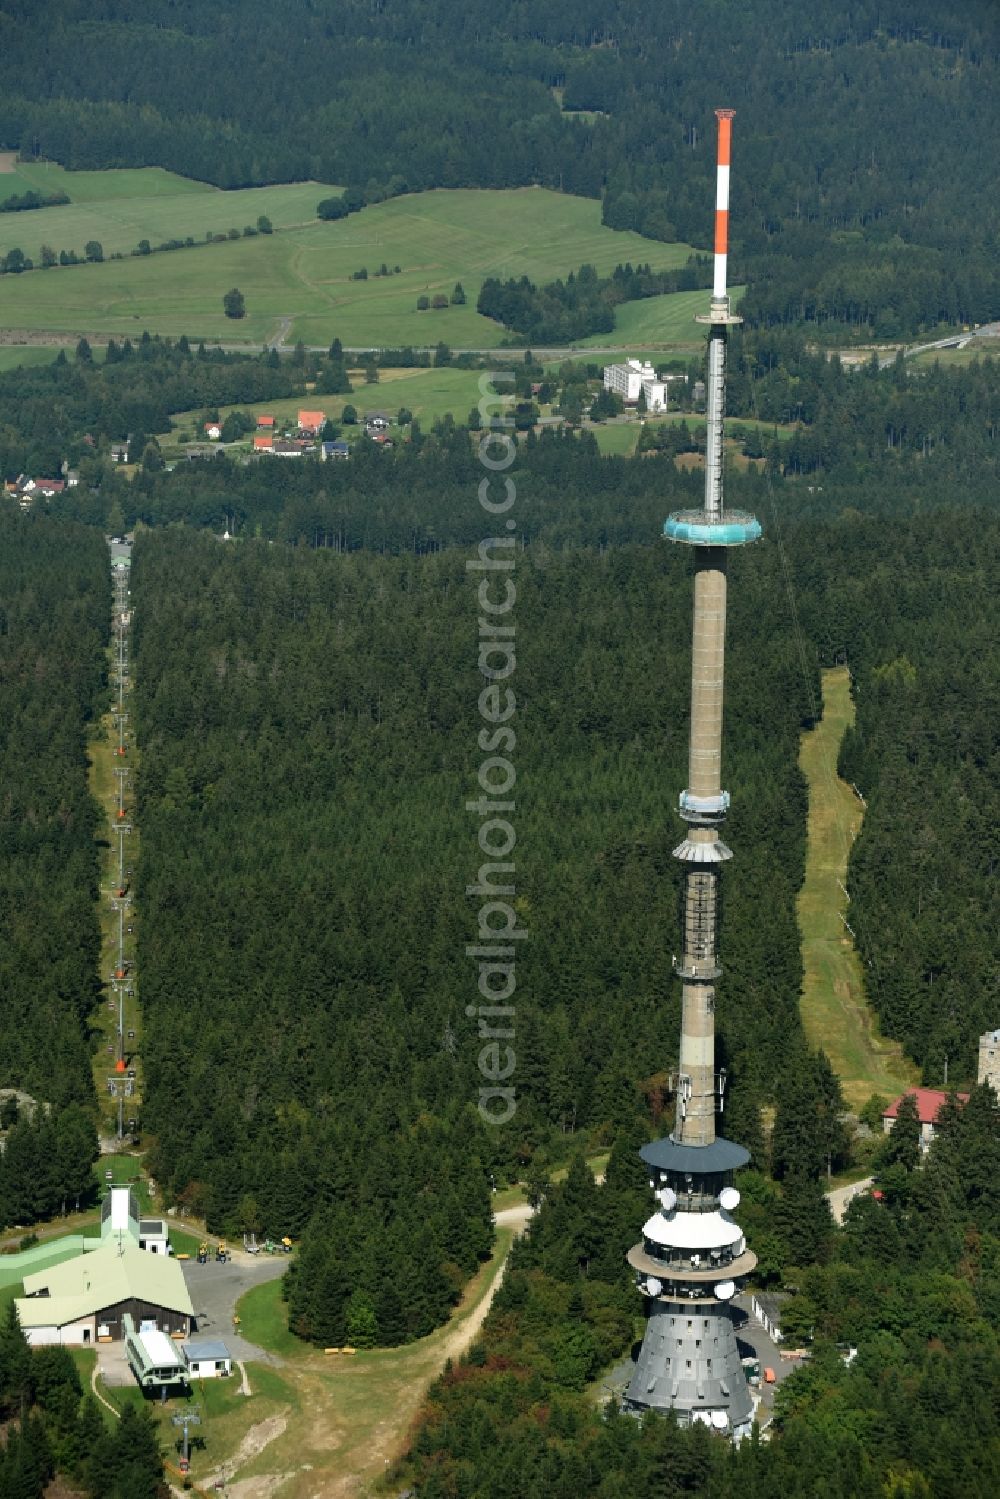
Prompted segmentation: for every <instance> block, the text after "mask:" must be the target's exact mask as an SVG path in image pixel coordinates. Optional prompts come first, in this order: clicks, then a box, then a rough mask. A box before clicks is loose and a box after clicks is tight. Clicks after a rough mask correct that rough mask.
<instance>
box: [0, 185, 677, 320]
mask: <svg viewBox="0 0 1000 1499" xmlns="http://www.w3.org/2000/svg"><path fill="white" fill-rule="evenodd" d="M39 170H41V169H39ZM98 175H103V174H98ZM108 175H109V176H113V175H115V174H108ZM124 175H125V176H132V177H135V176H136V174H135V173H131V174H124ZM2 180H3V181H8V182H9V181H11V180H12V178H11V177H10V176H6V177H4V178H3V179H2ZM198 186H199V187H200V189H201V190H198V191H194V192H191V193H189V194H187V195H178V196H177V198H176V199H173V200H171V199H170V197H169V195H149V196H147V197H144V198H142V197H133V198H130V197H128V196H127V195H125V196H121V195H120V196H118V197H115V198H112V197H110V196H109V197H108V198H106V199H104V200H96V199H95V200H93V201H92V202H90V203H88V204H86V205H83V204H79V205H77V204H74V205H70V206H69V207H67V208H65V209H44V210H40V211H39V212H37V213H33V214H11V215H6V216H0V218H10V219H12V220H16V221H17V222H16V223H15V224H14V225H13V227H11V226H9V225H7V224H6V223H3V222H0V235H3V234H8V235H12V234H13V235H16V236H17V238H16V239H14V240H13V241H12V242H13V243H19V244H20V245H21V248H22V249H24V250H25V252H26V253H30V252H31V251H32V250H33V249H34V248H37V247H36V246H35V245H34V240H33V239H32V240H31V241H29V240H28V239H27V238H26V234H27V227H26V226H25V225H24V224H23V223H22V222H21V221H22V220H24V219H26V218H30V219H32V220H36V219H38V220H42V219H44V220H45V223H46V225H48V226H49V227H45V228H44V229H43V227H42V226H41V225H39V227H38V229H37V230H36V231H35V235H36V237H38V238H41V236H42V234H44V236H45V239H46V242H47V243H49V244H52V245H53V246H54V247H55V248H56V249H59V248H61V247H62V246H61V245H60V244H59V243H58V235H57V233H56V227H55V226H57V225H58V222H59V221H58V219H57V218H55V217H50V216H55V215H57V214H66V215H71V214H76V215H84V214H87V215H93V217H91V218H88V219H87V225H88V229H87V232H83V230H82V228H81V229H80V230H78V231H74V234H73V244H74V246H75V247H76V248H78V249H82V246H83V241H84V240H85V239H89V238H97V239H100V240H101V243H102V244H103V245H104V249H105V252H106V253H107V252H108V251H109V250H110V249H111V248H113V247H114V246H115V244H116V243H118V241H117V240H116V238H115V235H116V234H118V235H120V237H121V243H122V245H123V247H124V248H131V246H132V245H133V244H134V243H135V242H136V240H137V239H138V238H139V237H140V233H142V232H145V233H146V234H147V235H148V237H149V238H152V239H155V238H156V236H157V233H158V232H160V231H158V230H156V229H155V228H153V227H152V226H153V222H154V220H153V218H152V217H150V216H151V215H157V214H158V215H162V222H163V223H164V225H166V223H167V220H168V219H169V218H170V216H171V214H173V218H172V219H171V227H170V228H165V229H164V230H163V231H162V235H161V237H165V236H166V235H167V234H170V233H172V234H177V235H183V234H186V233H193V234H194V235H195V237H196V238H197V236H198V232H199V228H200V230H201V233H202V235H203V234H204V229H205V228H213V229H214V228H217V229H219V230H220V231H223V230H226V229H228V228H229V226H230V225H231V224H235V225H237V226H238V227H242V225H243V224H245V223H247V222H249V221H252V220H253V219H254V218H255V217H256V214H257V213H259V212H262V211H266V212H267V213H268V214H269V216H270V217H271V218H272V220H273V222H274V224H275V227H276V230H277V232H276V233H274V234H272V235H266V236H257V237H256V238H253V239H240V240H233V241H228V242H227V243H225V244H219V245H203V246H201V247H200V248H197V249H192V250H176V251H171V252H168V253H165V254H162V255H153V256H142V257H138V258H132V257H129V258H128V259H126V260H123V261H111V262H109V261H105V262H104V263H103V264H101V265H82V266H70V267H58V268H54V269H52V270H50V271H47V272H42V271H32V272H31V273H29V274H26V275H23V276H6V277H3V278H2V279H0V324H2V325H4V326H7V327H11V328H23V329H40V330H50V331H60V332H71V333H87V334H88V335H90V334H94V333H97V334H100V333H106V334H114V335H116V336H121V335H122V334H135V333H137V332H140V331H141V330H142V329H144V328H149V329H150V331H153V332H158V333H163V334H172V335H179V334H181V333H187V334H188V335H190V336H197V337H205V338H218V339H223V340H230V341H231V340H235V341H239V342H242V341H246V342H248V343H251V344H259V343H261V342H263V341H264V340H265V339H267V338H270V337H273V336H274V335H275V334H276V333H277V332H278V331H279V329H281V328H283V327H284V323H283V320H284V319H288V320H290V321H289V324H288V327H289V332H288V336H289V339H290V340H291V341H292V342H294V341H295V340H296V339H302V340H304V341H305V342H306V343H309V344H315V345H322V344H328V343H329V342H330V340H331V339H332V338H333V337H334V335H337V336H338V337H340V338H341V339H342V340H343V342H344V343H345V344H347V345H352V346H355V347H357V346H361V347H363V346H366V345H372V346H385V345H393V344H395V345H398V344H405V343H415V344H424V345H426V344H434V343H437V342H438V341H439V340H444V341H445V342H446V343H449V344H451V345H452V347H455V348H465V347H471V348H479V347H482V348H494V347H496V346H497V345H498V344H499V343H500V341H501V339H502V338H503V336H504V333H503V330H502V329H501V328H499V327H498V326H497V325H496V324H495V323H492V322H491V321H489V320H488V319H487V318H483V317H481V316H480V315H479V314H478V313H477V312H476V310H475V301H476V297H477V295H478V292H479V288H480V286H481V284H482V281H483V280H484V278H485V277H487V276H490V275H497V276H515V275H517V276H519V275H522V274H523V275H527V276H530V277H531V278H532V279H533V280H536V281H546V280H551V279H552V278H554V277H556V276H564V275H566V273H567V272H568V271H570V270H573V269H575V268H576V267H577V266H579V265H581V264H582V263H583V262H585V261H588V262H590V263H592V264H593V265H595V266H596V267H597V269H598V270H599V271H601V272H602V273H607V272H609V271H611V270H612V269H613V268H614V266H615V265H616V264H617V263H618V262H619V261H625V260H631V261H633V262H635V261H637V260H643V261H649V263H650V264H651V265H653V266H654V267H656V268H670V267H673V266H678V265H681V264H683V263H684V261H685V260H686V259H687V257H688V255H689V253H690V247H689V246H688V245H679V244H671V245H667V244H661V243H658V242H656V241H653V240H648V239H643V238H642V237H641V236H640V235H637V234H633V233H631V232H616V231H615V230H612V229H606V228H605V227H604V226H603V225H602V224H601V221H600V220H601V207H600V204H599V203H598V202H596V201H594V200H591V199H585V198H573V197H569V196H567V195H565V194H561V193H555V192H550V191H548V190H546V189H542V188H522V189H517V190H514V191H507V192H482V191H475V190H472V189H468V190H466V189H460V190H456V191H445V190H440V191H436V192H429V193H422V194H419V195H414V196H410V197H405V198H396V199H393V200H392V201H391V202H388V203H380V204H377V205H375V206H373V207H371V208H366V209H364V210H363V211H362V212H361V213H358V214H354V215H352V216H351V217H350V218H347V219H341V220H338V221H337V222H335V223H320V222H319V221H314V222H311V223H307V224H304V225H303V226H302V227H299V228H291V227H282V226H283V225H285V224H290V223H296V222H301V221H302V220H303V219H305V218H307V217H309V215H311V214H312V213H313V212H314V211H315V206H316V202H317V201H318V199H319V197H321V196H322V195H323V193H324V192H326V191H327V189H321V188H319V187H317V186H316V185H315V184H308V183H306V184H297V185H295V186H293V187H288V188H261V189H253V190H252V192H251V193H217V192H216V191H215V190H214V189H207V190H206V189H204V187H203V185H198ZM137 191H138V190H137ZM282 194H284V197H282V196H281V195H282ZM253 195H256V196H253ZM237 200H238V202H237ZM213 205H217V206H213ZM215 214H218V215H219V216H221V222H220V219H219V217H213V215H215ZM129 215H132V217H131V218H130V217H128V216H129ZM143 215H144V216H145V217H143ZM67 222H69V221H67ZM157 222H160V220H157ZM140 223H141V225H142V226H143V227H142V228H140ZM81 224H82V219H81ZM116 225H117V226H118V227H117V228H116V227H115V226H116ZM29 227H30V226H29ZM67 233H68V230H67ZM383 262H384V263H385V264H386V265H387V266H388V267H389V268H390V269H391V268H392V267H394V266H395V265H399V266H400V267H401V273H400V274H399V275H391V276H388V277H376V276H375V275H374V272H375V271H376V270H377V269H378V268H379V266H380V265H381V264H382V263H383ZM362 268H365V269H367V271H368V273H369V279H368V280H366V281H354V280H352V274H353V272H355V271H357V270H360V269H362ZM456 281H461V282H462V284H463V287H464V288H465V292H466V297H467V301H466V304H465V305H464V306H460V307H451V306H449V307H447V308H445V309H443V310H441V311H433V310H430V311H427V312H418V311H417V310H416V302H417V298H418V297H419V296H421V295H428V296H431V297H433V296H434V295H435V294H436V293H439V292H440V293H444V294H445V295H450V293H451V291H452V289H453V287H454V285H455V283H456ZM233 286H238V287H239V288H240V290H241V291H242V292H243V294H244V296H245V298H246V306H247V316H246V317H245V318H244V319H242V320H241V321H239V322H233V321H231V320H229V319H227V318H226V317H225V316H224V313H223V310H222V298H223V295H224V294H225V292H226V291H228V290H229V288H230V287H233ZM697 295H698V294H692V293H680V294H679V296H680V297H681V298H685V297H686V298H690V297H692V296H696V297H697ZM704 299H705V294H704V293H702V294H701V296H700V301H701V302H704ZM673 300H675V299H673V298H667V299H664V298H651V299H649V300H648V301H647V302H644V303H637V304H634V305H633V306H630V307H628V308H626V309H624V310H623V314H622V315H623V316H625V315H626V314H627V316H628V317H629V319H630V320H631V321H630V325H629V332H628V335H627V336H628V340H629V341H630V342H631V341H635V342H636V343H637V344H638V343H646V342H652V341H655V340H656V339H657V338H659V337H660V336H661V333H662V332H663V330H666V329H670V330H673V329H674V328H675V327H676V328H680V327H683V328H684V337H685V338H688V336H689V334H690V327H689V325H688V322H687V317H686V313H683V312H681V311H679V310H678V311H677V312H672V311H671V309H670V307H669V306H666V305H664V304H665V303H669V302H672V301H673ZM685 305H686V304H685ZM637 309H646V318H644V317H643V316H642V313H641V311H638V310H637ZM640 335H641V336H640ZM597 342H598V343H605V344H606V343H608V338H607V337H604V338H602V339H599V340H597Z"/></svg>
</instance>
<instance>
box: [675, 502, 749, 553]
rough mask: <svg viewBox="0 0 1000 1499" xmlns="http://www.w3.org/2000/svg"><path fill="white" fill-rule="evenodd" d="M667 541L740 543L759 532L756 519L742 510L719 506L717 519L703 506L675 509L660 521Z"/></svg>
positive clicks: (708, 544) (707, 544)
mask: <svg viewBox="0 0 1000 1499" xmlns="http://www.w3.org/2000/svg"><path fill="white" fill-rule="evenodd" d="M663 534H664V536H665V537H666V539H667V540H668V541H683V542H686V543H687V545H688V546H699V547H743V546H747V545H748V544H749V543H750V542H751V541H759V540H760V538H761V536H763V534H764V533H763V530H762V529H761V524H760V521H759V520H758V519H757V517H756V516H755V515H750V514H749V513H748V512H747V511H746V510H723V511H722V512H721V514H720V515H719V517H718V519H717V520H713V519H710V517H709V515H708V513H707V512H706V511H705V510H677V511H675V512H674V514H673V515H668V516H667V519H666V520H665V521H664V523H663Z"/></svg>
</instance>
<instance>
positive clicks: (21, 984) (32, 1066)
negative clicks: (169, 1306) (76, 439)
mask: <svg viewBox="0 0 1000 1499" xmlns="http://www.w3.org/2000/svg"><path fill="white" fill-rule="evenodd" d="M109 629H110V617H109V608H108V588H107V549H106V547H105V546H104V542H103V538H102V536H101V534H100V532H99V531H97V530H94V529H93V528H89V527H85V526H81V525H73V524H66V523H59V522H55V521H52V520H50V519H48V518H46V517H44V516H30V517H26V518H21V517H16V518H15V517H13V516H9V515H2V516H0V776H2V785H3V802H2V811H0V840H2V846H0V1006H2V1023H0V1086H8V1087H10V1086H14V1087H18V1088H20V1089H22V1090H23V1091H24V1092H26V1093H29V1094H30V1095H31V1096H32V1097H33V1098H34V1099H36V1100H44V1101H45V1102H47V1103H51V1104H54V1105H56V1106H57V1107H60V1108H61V1107H65V1106H66V1105H71V1104H80V1103H86V1104H90V1103H91V1102H92V1100H93V1084H92V1080H91V1067H90V1052H89V1045H88V1036H87V1024H88V1019H89V1015H90V1012H91V1010H92V1009H93V1007H94V1005H95V1004H96V1003H97V1000H98V998H99V996H100V982H101V980H100V975H99V973H98V925H97V849H96V845H95V843H94V836H95V832H96V828H97V809H96V808H95V806H94V804H93V802H92V801H91V799H90V793H89V790H88V787H87V760H86V748H85V741H86V730H87V725H88V723H89V722H90V720H91V719H92V718H93V716H94V714H95V712H97V711H99V708H100V704H101V700H102V686H103V678H104V647H105V645H106V643H107V638H108V632H109ZM26 1127H27V1129H28V1132H29V1133H30V1126H26ZM25 1138H27V1136H26V1137H25ZM42 1155H43V1156H44V1150H43V1151H42ZM8 1168H9V1162H8V1155H7V1153H5V1155H4V1156H3V1158H2V1159H0V1203H3V1197H4V1195H5V1194H4V1178H5V1176H6V1175H7V1173H8ZM67 1189H69V1191H70V1196H71V1197H75V1196H76V1195H77V1194H78V1192H79V1186H77V1185H75V1184H70V1183H69V1182H67V1183H66V1184H65V1187H63V1189H62V1190H60V1191H58V1192H57V1194H56V1196H57V1201H58V1200H59V1198H61V1196H62V1195H63V1191H65V1190H67ZM19 1190H20V1188H18V1191H19ZM10 1212H11V1209H9V1208H7V1207H6V1204H3V1213H4V1217H5V1221H7V1222H11V1223H13V1222H18V1221H24V1220H23V1219H19V1218H18V1216H17V1215H16V1213H15V1215H14V1216H13V1217H12V1216H10ZM31 1216H39V1215H38V1214H33V1215H31Z"/></svg>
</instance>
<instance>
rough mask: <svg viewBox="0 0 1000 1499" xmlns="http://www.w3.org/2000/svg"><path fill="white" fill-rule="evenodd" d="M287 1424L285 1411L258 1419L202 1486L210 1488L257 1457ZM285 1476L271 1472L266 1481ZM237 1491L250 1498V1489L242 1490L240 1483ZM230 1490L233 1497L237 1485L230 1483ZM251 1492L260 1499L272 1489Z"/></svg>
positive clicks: (251, 1481) (250, 1479) (246, 1498)
mask: <svg viewBox="0 0 1000 1499" xmlns="http://www.w3.org/2000/svg"><path fill="white" fill-rule="evenodd" d="M287 1425H288V1413H287V1411H285V1412H281V1413H279V1414H278V1415H276V1416H268V1417H267V1419H266V1420H265V1421H258V1422H257V1425H256V1426H251V1428H250V1430H249V1431H248V1432H247V1434H246V1436H245V1437H244V1438H243V1440H242V1442H241V1443H240V1445H239V1446H238V1447H237V1449H236V1451H235V1452H234V1453H233V1455H232V1457H231V1458H229V1460H228V1462H226V1463H224V1464H223V1466H222V1467H221V1468H219V1469H218V1471H217V1472H215V1473H210V1474H209V1476H208V1478H206V1479H205V1480H204V1487H205V1488H211V1487H212V1485H213V1484H214V1483H216V1482H217V1480H219V1479H223V1480H224V1479H226V1478H227V1476H228V1475H229V1474H230V1473H235V1472H236V1470H237V1468H242V1467H245V1466H246V1464H247V1463H249V1462H252V1461H253V1459H254V1458H255V1457H259V1456H260V1454H261V1453H262V1452H263V1451H264V1448H265V1447H267V1446H269V1445H270V1444H271V1442H273V1441H275V1440H276V1439H277V1438H278V1437H280V1436H281V1434H282V1432H283V1431H284V1429H285V1427H286V1426H287ZM285 1477H287V1474H280V1475H274V1474H272V1475H268V1481H269V1482H282V1481H283V1480H284V1478H285ZM259 1481H260V1480H258V1479H256V1478H248V1479H244V1480H243V1483H257V1482H259ZM239 1491H240V1493H242V1494H243V1499H251V1491H250V1490H246V1491H245V1492H244V1490H243V1488H242V1484H241V1485H240V1486H239ZM230 1492H231V1493H232V1494H233V1495H234V1499H235V1495H236V1493H237V1487H236V1486H232V1485H231V1487H230ZM253 1492H254V1495H255V1496H256V1495H257V1494H259V1495H260V1496H261V1499H263V1496H264V1495H266V1494H270V1493H271V1492H272V1490H271V1489H261V1490H254V1491H253Z"/></svg>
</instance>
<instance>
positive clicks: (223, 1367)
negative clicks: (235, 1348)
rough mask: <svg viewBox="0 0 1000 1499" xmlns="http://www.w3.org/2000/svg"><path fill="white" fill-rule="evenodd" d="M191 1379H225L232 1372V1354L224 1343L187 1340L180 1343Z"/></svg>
mask: <svg viewBox="0 0 1000 1499" xmlns="http://www.w3.org/2000/svg"><path fill="white" fill-rule="evenodd" d="M181 1352H182V1353H183V1355H184V1358H185V1361H186V1363H187V1366H188V1369H189V1371H190V1374H191V1378H192V1379H225V1377H226V1375H227V1374H232V1372H233V1356H232V1354H231V1353H230V1352H229V1349H228V1348H227V1347H226V1345H225V1343H222V1342H204V1343H196V1342H192V1341H188V1342H186V1343H182V1344H181Z"/></svg>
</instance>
